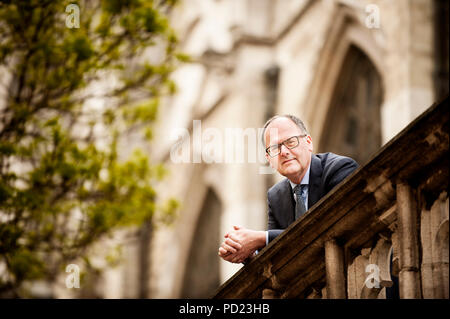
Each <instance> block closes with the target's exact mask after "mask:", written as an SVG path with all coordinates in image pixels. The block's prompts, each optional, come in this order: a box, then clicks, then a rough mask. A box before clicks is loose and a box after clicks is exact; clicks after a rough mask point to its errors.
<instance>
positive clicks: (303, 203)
mask: <svg viewBox="0 0 450 319" xmlns="http://www.w3.org/2000/svg"><path fill="white" fill-rule="evenodd" d="M263 139H264V143H265V146H266V158H267V160H268V161H269V163H270V165H271V166H272V168H274V169H276V170H277V171H278V172H279V173H280V174H281V175H283V176H285V177H286V179H284V180H282V181H281V182H279V183H277V184H275V185H274V186H272V187H271V188H270V189H269V191H268V192H267V202H268V219H269V221H268V231H255V230H251V229H246V228H243V227H239V226H233V230H231V231H230V232H228V233H227V234H225V240H224V241H223V243H222V245H221V246H220V247H219V256H220V257H222V258H223V259H224V260H226V261H229V262H232V263H242V262H245V261H248V260H249V259H250V258H252V257H253V256H254V254H255V252H256V251H257V250H259V249H262V248H263V247H264V246H266V245H267V244H268V243H269V242H270V241H272V240H273V239H274V238H275V237H276V236H278V235H279V234H280V233H281V232H282V231H283V230H284V229H286V228H287V227H288V226H289V225H290V224H291V223H292V222H294V220H296V219H297V218H299V217H300V216H302V215H303V214H304V213H305V212H306V211H307V210H308V208H309V207H311V206H313V205H314V204H315V203H316V202H317V201H319V199H320V198H321V197H323V196H324V195H325V194H326V193H328V192H329V191H330V190H331V189H332V188H333V187H335V186H336V185H337V184H339V183H340V182H341V181H342V180H343V179H344V178H345V177H347V176H348V175H350V174H351V173H352V172H353V171H354V170H355V169H356V168H357V167H358V164H357V163H356V162H355V161H354V160H353V159H351V158H349V157H345V156H339V155H336V154H333V153H323V154H317V155H314V154H313V142H312V138H311V136H310V135H309V134H308V132H307V130H306V127H305V125H304V124H303V122H302V121H301V120H300V119H299V118H297V117H295V116H293V115H283V116H274V117H272V118H271V119H269V120H268V121H267V122H266V124H265V125H264V129H263Z"/></svg>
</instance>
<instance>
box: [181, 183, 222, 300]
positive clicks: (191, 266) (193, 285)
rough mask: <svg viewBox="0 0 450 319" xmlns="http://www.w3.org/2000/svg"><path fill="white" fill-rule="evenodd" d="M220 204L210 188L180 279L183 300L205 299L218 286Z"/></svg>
mask: <svg viewBox="0 0 450 319" xmlns="http://www.w3.org/2000/svg"><path fill="white" fill-rule="evenodd" d="M221 213H222V204H221V202H220V199H219V197H218V196H217V195H216V193H215V192H214V191H213V190H212V188H209V189H208V191H207V193H206V196H205V200H204V202H203V206H202V209H201V211H200V214H199V218H198V222H197V225H196V228H195V231H194V236H193V239H192V243H191V245H190V251H189V256H188V260H187V264H186V269H185V276H184V278H183V284H182V290H181V297H182V298H208V297H210V296H211V295H212V294H213V293H214V291H215V289H217V288H218V287H219V285H220V267H219V262H220V259H219V258H218V256H217V249H218V247H219V246H220V243H221V232H220V231H221V228H220V220H221Z"/></svg>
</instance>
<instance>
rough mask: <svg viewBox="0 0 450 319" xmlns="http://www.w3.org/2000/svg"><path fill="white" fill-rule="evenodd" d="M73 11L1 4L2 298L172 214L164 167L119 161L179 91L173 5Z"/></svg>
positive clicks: (130, 158)
mask: <svg viewBox="0 0 450 319" xmlns="http://www.w3.org/2000/svg"><path fill="white" fill-rule="evenodd" d="M71 3H73V1H63V0H58V1H55V0H48V1H47V0H23V1H21V0H17V1H1V2H0V81H1V85H2V87H1V88H0V89H1V90H2V91H1V92H0V174H1V177H0V266H1V267H2V268H3V269H6V270H4V271H2V273H0V296H1V295H3V296H20V295H21V293H22V290H21V287H23V285H22V284H23V283H24V282H27V281H31V280H35V279H45V280H50V281H51V280H54V279H55V276H56V275H57V274H58V273H59V272H60V271H61V270H62V269H64V268H63V267H64V266H65V265H67V264H68V263H70V261H72V260H75V259H77V258H80V257H84V256H85V255H86V252H87V251H88V249H89V247H91V245H92V244H93V243H95V242H97V240H98V239H100V238H102V237H104V236H105V235H108V234H111V232H112V231H113V230H115V229H117V228H120V227H126V226H130V225H141V224H142V223H144V222H149V221H155V217H154V216H155V213H157V212H161V214H160V216H162V217H163V218H162V219H163V220H164V221H165V220H167V219H169V220H170V219H171V217H173V215H174V211H175V209H176V206H177V202H176V201H175V200H173V199H170V200H168V201H167V202H165V203H164V204H161V205H157V201H156V199H157V194H156V192H155V189H154V185H155V182H157V181H158V180H160V179H161V178H162V177H163V175H164V172H165V171H164V168H163V167H162V166H161V165H159V164H157V163H151V162H150V158H148V157H147V156H146V155H145V152H142V151H135V152H132V153H131V154H125V155H126V156H123V154H122V153H123V152H120V149H121V147H122V145H124V141H125V142H126V138H128V137H129V136H130V134H132V135H133V136H134V137H133V140H140V141H141V145H144V146H145V145H147V144H145V143H148V142H150V141H149V140H150V139H151V135H152V134H151V127H152V123H154V121H155V120H156V116H157V111H158V106H159V101H160V98H161V97H163V96H165V95H167V94H171V93H173V92H174V91H175V86H174V84H173V82H171V81H170V79H169V75H170V73H171V71H172V70H173V69H174V67H175V66H176V64H177V63H178V62H179V61H180V60H181V59H182V57H183V56H182V55H181V54H178V53H177V52H176V43H177V39H176V36H175V34H174V32H173V30H172V29H171V28H170V25H169V22H168V16H169V14H170V10H171V9H172V8H173V6H174V5H175V3H176V0H166V1H164V0H153V1H149V0H126V1H125V0H104V1H100V0H98V1H91V0H86V1H78V2H76V3H75V4H76V6H73V5H72V6H69V7H68V5H70V4H71ZM78 9H79V10H78ZM66 10H67V11H66ZM77 10H78V12H77ZM77 13H79V14H77ZM77 18H79V21H77ZM78 22H79V23H78ZM77 26H78V27H77ZM102 101H106V102H105V103H103V104H100V102H102ZM139 136H141V137H142V138H141V139H139Z"/></svg>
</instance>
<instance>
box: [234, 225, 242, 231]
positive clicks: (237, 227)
mask: <svg viewBox="0 0 450 319" xmlns="http://www.w3.org/2000/svg"><path fill="white" fill-rule="evenodd" d="M233 228H234V230H239V229H242V226H238V225H234V226H233Z"/></svg>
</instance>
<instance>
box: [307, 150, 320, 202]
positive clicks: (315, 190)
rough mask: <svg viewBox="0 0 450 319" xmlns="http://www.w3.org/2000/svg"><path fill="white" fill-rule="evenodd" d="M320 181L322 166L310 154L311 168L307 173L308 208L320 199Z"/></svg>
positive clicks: (318, 160)
mask: <svg viewBox="0 0 450 319" xmlns="http://www.w3.org/2000/svg"><path fill="white" fill-rule="evenodd" d="M321 179H322V164H321V162H320V159H319V158H318V157H317V156H316V155H314V154H311V168H310V171H309V187H308V208H311V207H312V206H313V205H314V204H315V203H317V201H318V200H319V199H320V193H321V190H320V181H321Z"/></svg>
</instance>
